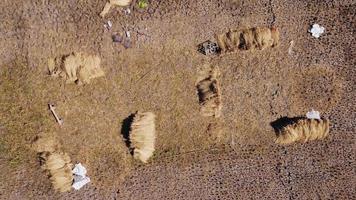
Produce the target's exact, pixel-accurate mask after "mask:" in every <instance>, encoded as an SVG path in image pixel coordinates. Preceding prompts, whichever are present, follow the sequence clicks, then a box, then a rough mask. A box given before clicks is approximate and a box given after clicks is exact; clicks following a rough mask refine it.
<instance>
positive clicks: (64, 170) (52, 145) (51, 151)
mask: <svg viewBox="0 0 356 200" xmlns="http://www.w3.org/2000/svg"><path fill="white" fill-rule="evenodd" d="M33 147H34V149H35V150H36V151H37V152H38V153H39V157H40V159H41V164H42V168H43V169H45V170H48V171H49V173H50V180H51V181H52V185H53V188H54V189H55V190H57V191H60V192H66V191H70V190H71V187H72V182H73V175H72V167H73V166H72V164H71V160H70V157H69V156H68V155H67V154H66V153H63V152H62V151H60V144H59V143H58V141H57V140H56V139H55V138H53V137H40V138H38V139H37V140H36V141H35V143H34V144H33Z"/></svg>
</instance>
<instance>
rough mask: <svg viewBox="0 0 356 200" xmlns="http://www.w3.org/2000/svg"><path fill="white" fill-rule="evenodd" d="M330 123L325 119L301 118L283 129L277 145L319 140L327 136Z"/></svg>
mask: <svg viewBox="0 0 356 200" xmlns="http://www.w3.org/2000/svg"><path fill="white" fill-rule="evenodd" d="M329 126H330V122H329V120H327V119H307V118H302V119H298V120H296V122H294V123H292V124H289V125H287V126H285V127H283V128H282V129H281V130H280V132H279V135H278V137H277V139H276V141H275V142H276V143H278V144H283V145H287V144H291V143H293V142H303V143H305V142H308V141H313V140H321V139H323V138H325V137H326V136H327V135H328V134H329Z"/></svg>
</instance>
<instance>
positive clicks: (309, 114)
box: [306, 109, 320, 119]
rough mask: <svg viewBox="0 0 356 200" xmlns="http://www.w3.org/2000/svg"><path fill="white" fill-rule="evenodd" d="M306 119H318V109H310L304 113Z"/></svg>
mask: <svg viewBox="0 0 356 200" xmlns="http://www.w3.org/2000/svg"><path fill="white" fill-rule="evenodd" d="M306 116H307V118H308V119H320V113H319V111H315V110H314V109H312V110H311V111H309V112H307V114H306Z"/></svg>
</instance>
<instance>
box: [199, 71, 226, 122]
mask: <svg viewBox="0 0 356 200" xmlns="http://www.w3.org/2000/svg"><path fill="white" fill-rule="evenodd" d="M219 76H220V72H219V69H218V67H211V66H208V67H207V68H206V69H203V70H202V74H201V76H200V77H199V78H198V81H197V84H196V87H197V91H198V97H199V104H200V113H201V115H202V116H206V117H212V116H213V117H216V118H217V117H220V115H221V108H222V102H221V92H220V86H219V82H218V78H219Z"/></svg>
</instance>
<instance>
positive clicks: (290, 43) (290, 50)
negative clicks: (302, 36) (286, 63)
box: [288, 40, 294, 55]
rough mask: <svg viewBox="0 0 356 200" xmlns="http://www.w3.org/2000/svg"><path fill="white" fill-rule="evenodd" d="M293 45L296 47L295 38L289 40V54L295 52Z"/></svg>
mask: <svg viewBox="0 0 356 200" xmlns="http://www.w3.org/2000/svg"><path fill="white" fill-rule="evenodd" d="M293 47H294V40H292V41H290V42H289V48H288V54H289V55H292V54H293Z"/></svg>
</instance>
